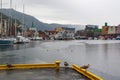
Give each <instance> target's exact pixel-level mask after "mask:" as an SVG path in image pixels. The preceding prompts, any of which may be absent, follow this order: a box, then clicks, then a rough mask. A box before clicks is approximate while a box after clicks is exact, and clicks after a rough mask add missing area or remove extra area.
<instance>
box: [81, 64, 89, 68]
mask: <svg viewBox="0 0 120 80" xmlns="http://www.w3.org/2000/svg"><path fill="white" fill-rule="evenodd" d="M89 67H90V64H87V65H83V66H81V68H83V69H87V68H89Z"/></svg>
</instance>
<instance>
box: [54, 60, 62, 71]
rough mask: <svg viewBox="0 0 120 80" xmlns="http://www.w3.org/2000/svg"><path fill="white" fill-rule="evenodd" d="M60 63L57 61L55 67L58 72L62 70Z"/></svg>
mask: <svg viewBox="0 0 120 80" xmlns="http://www.w3.org/2000/svg"><path fill="white" fill-rule="evenodd" d="M60 63H61V62H60V61H59V60H57V61H55V65H56V71H59V70H60Z"/></svg>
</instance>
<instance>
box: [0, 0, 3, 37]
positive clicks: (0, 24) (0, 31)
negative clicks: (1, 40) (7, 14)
mask: <svg viewBox="0 0 120 80" xmlns="http://www.w3.org/2000/svg"><path fill="white" fill-rule="evenodd" d="M0 16H1V18H0V29H1V30H0V34H1V35H2V28H3V26H2V0H1V14H0ZM0 37H1V36H0Z"/></svg>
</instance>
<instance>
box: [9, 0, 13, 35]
mask: <svg viewBox="0 0 120 80" xmlns="http://www.w3.org/2000/svg"><path fill="white" fill-rule="evenodd" d="M11 9H12V0H10V9H9V21H8V23H9V35H10V37H11V34H12V33H11V31H12V29H11V28H12V14H11Z"/></svg>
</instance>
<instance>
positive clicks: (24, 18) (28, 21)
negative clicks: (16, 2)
mask: <svg viewBox="0 0 120 80" xmlns="http://www.w3.org/2000/svg"><path fill="white" fill-rule="evenodd" d="M2 13H3V14H5V15H7V16H10V14H11V16H12V18H14V19H17V20H19V21H20V22H21V23H22V24H23V23H24V25H25V26H26V27H27V28H28V27H31V26H32V22H33V23H34V26H35V27H36V28H37V29H38V30H42V31H44V30H54V28H56V27H69V28H75V29H76V30H81V29H84V28H85V26H84V25H70V24H65V25H63V24H56V23H52V24H48V23H43V22H41V21H39V20H38V19H36V18H35V17H33V16H31V15H27V14H24V13H21V12H18V11H16V10H14V9H2Z"/></svg>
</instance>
